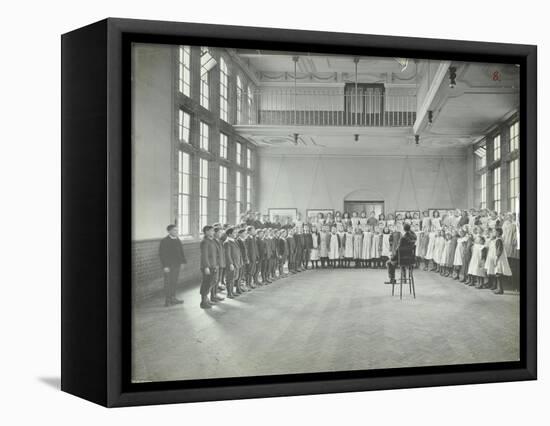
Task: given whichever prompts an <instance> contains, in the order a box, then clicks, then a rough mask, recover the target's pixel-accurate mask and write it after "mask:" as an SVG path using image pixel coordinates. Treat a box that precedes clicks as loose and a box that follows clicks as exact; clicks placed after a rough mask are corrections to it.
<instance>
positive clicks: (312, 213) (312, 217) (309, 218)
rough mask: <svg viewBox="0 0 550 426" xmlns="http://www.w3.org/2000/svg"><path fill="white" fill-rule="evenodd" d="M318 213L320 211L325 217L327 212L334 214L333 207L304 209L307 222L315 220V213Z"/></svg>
mask: <svg viewBox="0 0 550 426" xmlns="http://www.w3.org/2000/svg"><path fill="white" fill-rule="evenodd" d="M319 213H322V214H323V216H324V217H325V218H326V217H327V215H328V214H332V215H334V210H333V209H307V210H306V217H307V221H308V222H315V220H316V219H317V215H318V214H319Z"/></svg>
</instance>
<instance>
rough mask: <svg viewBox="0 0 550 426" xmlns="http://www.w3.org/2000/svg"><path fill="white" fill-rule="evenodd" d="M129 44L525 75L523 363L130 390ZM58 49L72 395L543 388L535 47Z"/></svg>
mask: <svg viewBox="0 0 550 426" xmlns="http://www.w3.org/2000/svg"><path fill="white" fill-rule="evenodd" d="M133 42H147V43H167V44H177V43H181V44H185V43H188V44H200V45H210V46H220V47H223V46H231V47H239V46H243V47H244V46H246V47H247V48H254V49H272V50H287V51H302V50H310V51H318V52H338V53H342V54H364V55H374V56H393V57H415V58H434V59H453V60H460V61H481V62H495V63H515V64H519V65H520V81H521V83H520V120H521V123H522V125H521V129H520V141H521V142H520V143H521V152H522V155H521V157H520V162H521V163H520V166H521V167H520V170H521V171H522V174H521V183H520V185H521V194H522V197H521V211H522V212H523V213H522V215H521V218H520V219H521V229H522V232H521V241H520V244H521V250H522V256H521V271H522V272H521V280H520V282H521V288H520V292H521V299H520V361H518V362H502V363H487V364H470V365H452V366H434V367H415V368H399V369H385V370H371V371H368V370H364V371H342V372H330V373H329V372H324V373H323V372H321V373H315V374H299V375H281V376H259V377H244V378H227V379H208V380H193V381H185V382H155V383H131V382H130V380H129V378H130V371H129V368H130V362H129V355H130V333H129V327H130V311H131V306H130V305H131V303H130V297H131V294H130V292H131V274H130V264H131V262H130V260H131V259H130V256H131V253H130V213H131V211H130V196H131V194H130V192H131V191H130V187H131V179H130V174H131V173H130V171H131V164H130V161H131V160H130V143H129V141H130V118H131V116H130V108H129V99H130V90H131V86H130V85H131V81H130V78H129V76H130V67H129V63H130V60H129V59H130V46H131V43H133ZM61 46H62V61H61V62H62V63H61V65H62V93H61V95H62V291H61V297H62V308H61V309H62V310H61V315H62V327H61V333H62V336H61V337H62V344H61V368H62V376H61V388H62V390H63V391H65V392H68V393H71V394H74V395H77V396H80V397H82V398H85V399H87V400H90V401H93V402H96V403H98V404H102V405H104V406H109V407H119V406H130V405H143V404H161V403H176V402H192V401H207V400H224V399H240V398H258V397H272V396H284V395H304V394H317V393H331V392H352V391H365V390H375V389H390V388H413V387H423V386H442V385H458V384H470V383H487V382H504V381H517V380H534V379H536V377H537V358H536V353H537V340H536V339H537V321H536V318H537V312H536V309H537V303H536V302H537V275H536V271H537V181H536V176H537V173H536V168H537V161H536V158H537V49H536V46H532V45H519V44H502V43H485V42H469V41H456V40H439V39H421V38H409V37H389V36H374V35H363V34H348V33H331V32H318V31H298V30H286V29H277V28H254V27H238V26H226V25H205V24H196V23H179V22H161V21H144V20H129V19H114V18H109V19H106V20H102V21H99V22H97V23H95V24H91V25H89V26H86V27H83V28H80V29H78V30H75V31H72V32H69V33H67V34H64V35H63V36H62V38H61ZM527 170H528V171H529V173H526V171H527ZM82 224H86V226H82Z"/></svg>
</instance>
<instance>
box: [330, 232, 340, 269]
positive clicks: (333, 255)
mask: <svg viewBox="0 0 550 426" xmlns="http://www.w3.org/2000/svg"><path fill="white" fill-rule="evenodd" d="M339 258H340V247H339V239H338V234H337V233H336V227H335V226H333V227H332V232H331V234H330V237H329V244H328V263H329V266H331V267H332V268H334V267H336V262H337V261H338V260H339Z"/></svg>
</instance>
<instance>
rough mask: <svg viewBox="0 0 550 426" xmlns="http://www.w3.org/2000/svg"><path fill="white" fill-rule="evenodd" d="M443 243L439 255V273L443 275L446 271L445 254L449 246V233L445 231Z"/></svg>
mask: <svg viewBox="0 0 550 426" xmlns="http://www.w3.org/2000/svg"><path fill="white" fill-rule="evenodd" d="M444 240H445V243H444V244H443V250H442V252H441V255H440V256H439V273H440V274H441V275H443V274H444V273H445V272H446V271H447V266H446V262H447V256H448V253H449V246H450V245H451V233H450V232H447V233H446V234H445V237H444Z"/></svg>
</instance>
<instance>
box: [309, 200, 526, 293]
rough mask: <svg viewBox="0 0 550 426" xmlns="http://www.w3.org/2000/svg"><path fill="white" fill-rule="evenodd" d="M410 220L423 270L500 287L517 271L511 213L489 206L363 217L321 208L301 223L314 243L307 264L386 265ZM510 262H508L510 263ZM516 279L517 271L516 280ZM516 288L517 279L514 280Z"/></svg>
mask: <svg viewBox="0 0 550 426" xmlns="http://www.w3.org/2000/svg"><path fill="white" fill-rule="evenodd" d="M405 223H409V224H410V225H411V230H412V231H413V232H415V233H416V234H417V245H416V256H417V263H418V266H422V264H423V269H424V270H425V271H428V270H429V271H432V272H435V273H439V274H440V275H441V276H444V277H449V278H451V279H454V280H457V281H460V282H462V283H464V284H465V285H469V286H473V287H476V288H478V289H483V288H489V289H491V290H493V291H494V293H495V294H502V293H503V280H504V279H510V277H512V275H513V274H512V270H513V269H516V271H514V272H515V273H514V275H515V274H517V272H518V271H517V267H516V268H514V266H515V265H516V264H517V265H518V266H519V250H518V245H517V238H518V237H517V225H516V217H515V214H513V213H510V214H506V215H502V216H499V215H498V214H497V213H496V212H494V211H488V210H481V211H476V210H470V211H469V212H468V211H462V210H458V209H457V210H451V211H446V212H444V215H443V216H441V215H440V212H439V211H437V210H435V211H432V212H430V211H425V212H423V217H422V219H420V214H419V213H418V212H407V213H405V214H396V215H392V214H388V216H387V218H386V217H385V216H384V215H379V216H378V217H375V214H374V212H373V213H371V214H370V215H369V216H368V217H367V215H366V213H365V212H363V213H362V214H361V215H358V214H357V213H353V214H352V215H349V214H348V213H344V214H339V213H338V212H337V213H336V214H335V215H334V216H333V215H327V217H325V216H324V215H322V214H321V213H320V214H319V215H318V216H317V217H316V218H314V219H313V220H311V221H310V222H309V223H305V224H302V223H301V221H300V226H301V227H303V230H304V232H305V233H310V232H311V233H313V234H314V238H313V240H314V241H315V244H314V245H315V247H313V248H312V249H311V252H310V256H309V260H310V261H311V262H312V267H318V264H319V262H320V263H321V267H322V268H326V267H330V268H349V267H351V266H352V265H353V267H355V268H385V267H386V261H387V260H388V259H390V258H391V256H392V255H393V254H395V253H396V251H397V248H398V246H399V240H400V237H401V234H402V232H403V225H404V224H405ZM511 264H512V266H511ZM515 281H517V277H516V280H515ZM514 284H515V285H514V287H515V288H517V282H515V283H514Z"/></svg>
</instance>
